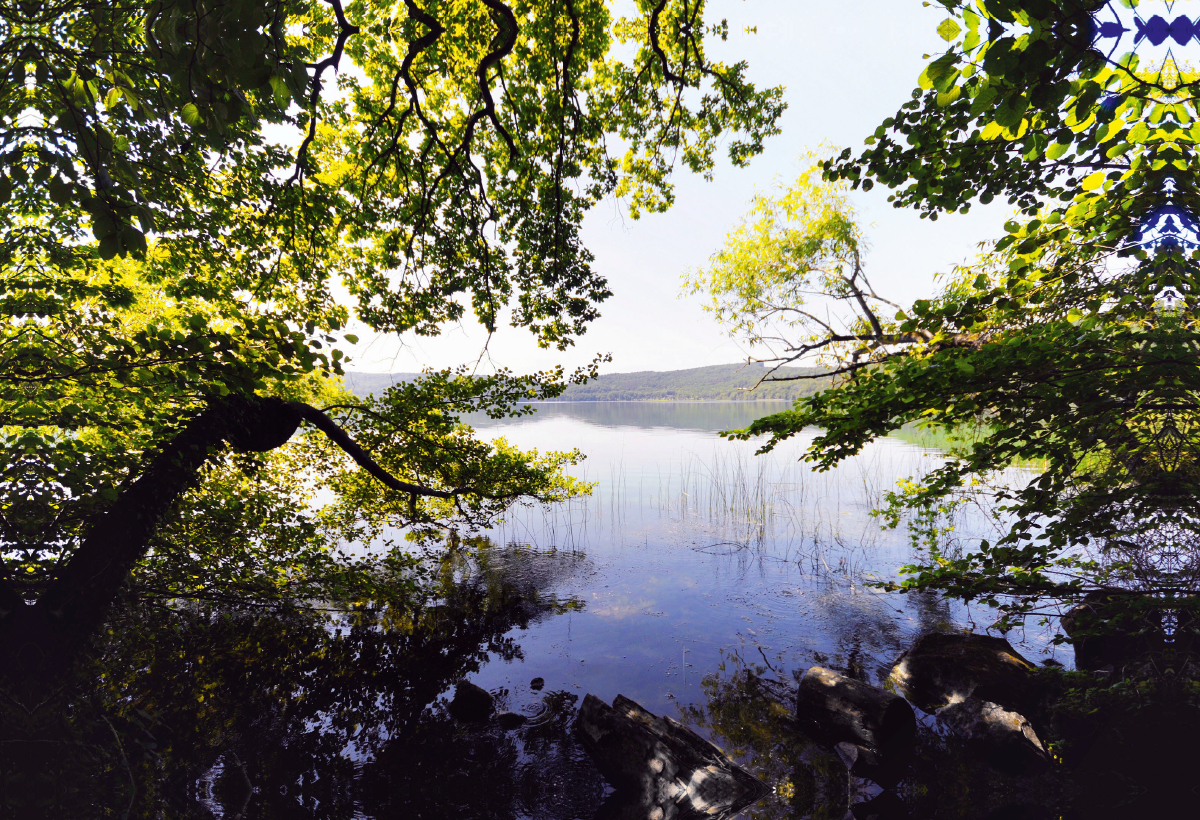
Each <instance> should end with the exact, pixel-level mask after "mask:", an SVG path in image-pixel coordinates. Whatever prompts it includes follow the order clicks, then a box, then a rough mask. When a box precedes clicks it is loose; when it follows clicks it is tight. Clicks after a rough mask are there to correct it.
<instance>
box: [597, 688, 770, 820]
mask: <svg viewBox="0 0 1200 820" xmlns="http://www.w3.org/2000/svg"><path fill="white" fill-rule="evenodd" d="M575 729H576V732H577V733H578V735H579V739H580V742H581V743H582V744H583V747H584V749H586V750H587V752H588V754H589V755H590V756H591V758H592V760H593V762H595V764H596V767H597V768H598V769H600V772H601V774H603V775H604V778H605V779H606V780H607V781H608V782H609V783H610V784H611V785H612V786H613V788H615V789H616V790H617V792H618V795H615V796H614V797H613V799H612V800H610V801H607V802H606V804H605V806H606V808H605V809H604V810H603V811H602V812H601V814H603V815H604V816H605V817H613V818H616V817H622V818H624V817H631V818H632V817H639V818H657V819H658V820H673V819H674V818H685V817H696V816H701V815H703V816H708V817H712V818H714V820H715V819H716V818H722V817H728V816H731V815H733V814H734V813H736V812H738V811H740V810H741V809H742V808H744V807H745V806H748V805H749V804H751V803H753V802H754V801H756V800H758V799H760V798H761V797H763V796H764V795H765V794H766V793H767V791H768V789H767V787H766V786H765V785H763V784H762V783H761V782H759V781H758V780H757V779H755V778H754V777H753V776H752V775H750V774H749V773H748V772H746V771H745V770H743V769H741V768H740V767H738V766H737V765H736V764H734V763H733V761H731V760H730V759H729V758H728V757H726V756H725V753H724V752H722V751H721V750H720V749H718V748H717V747H716V746H714V745H713V744H711V743H709V742H708V741H707V740H705V739H704V738H702V737H700V736H699V735H697V734H696V733H695V732H693V731H691V730H690V729H688V728H686V727H684V726H682V725H680V724H679V723H677V722H676V721H674V720H671V719H670V718H669V717H665V716H664V717H656V716H655V715H653V714H651V713H650V712H647V711H646V710H645V709H643V708H642V707H640V706H638V705H637V704H636V703H634V702H633V701H632V700H630V699H629V698H626V697H624V696H622V695H618V696H617V698H616V699H615V700H614V701H613V705H612V706H611V707H610V706H608V705H607V704H605V703H604V702H603V701H602V700H600V699H599V698H597V697H596V696H594V695H588V696H587V697H586V698H584V701H583V705H582V706H580V708H579V716H578V718H577V720H576V722H575Z"/></svg>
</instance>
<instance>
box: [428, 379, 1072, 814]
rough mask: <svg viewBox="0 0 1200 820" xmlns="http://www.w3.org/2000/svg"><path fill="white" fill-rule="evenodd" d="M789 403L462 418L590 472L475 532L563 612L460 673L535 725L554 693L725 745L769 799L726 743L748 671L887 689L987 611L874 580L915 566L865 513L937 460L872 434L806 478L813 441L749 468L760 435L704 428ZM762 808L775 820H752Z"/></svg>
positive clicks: (1032, 640)
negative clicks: (838, 678)
mask: <svg viewBox="0 0 1200 820" xmlns="http://www.w3.org/2000/svg"><path fill="white" fill-rule="evenodd" d="M787 406H788V405H787V404H786V403H782V402H781V403H768V402H760V403H749V402H695V403H683V402H681V403H667V402H654V403H650V402H645V403H642V402H596V403H590V402H589V403H546V404H542V405H540V406H539V407H538V412H537V413H536V414H534V415H532V416H528V417H522V418H518V419H508V420H502V421H495V420H490V419H487V418H473V419H469V420H468V421H469V422H470V423H472V424H473V425H475V426H476V427H477V429H478V430H479V431H480V435H482V436H484V437H485V438H499V437H503V438H505V439H506V440H507V441H509V442H510V443H512V444H515V445H518V446H521V447H524V448H530V447H536V448H538V449H540V450H543V451H545V450H556V449H557V450H564V449H573V448H579V449H580V450H581V451H583V452H584V453H585V454H586V455H587V460H586V461H585V462H584V463H583V464H582V465H581V466H580V467H578V468H576V470H575V473H574V474H575V475H577V476H579V477H581V478H584V479H586V480H589V481H593V482H595V485H596V486H595V490H594V492H593V495H592V496H591V497H590V498H587V499H582V500H579V501H576V502H572V503H569V504H563V505H559V506H557V507H552V508H548V509H539V508H531V509H517V510H514V512H513V514H512V515H510V516H509V518H508V520H507V521H506V522H505V523H504V524H503V525H502V526H499V527H497V528H495V529H494V530H492V531H491V532H490V533H488V537H489V539H490V541H491V542H492V543H493V544H494V545H495V546H494V547H492V548H491V549H490V550H488V552H489V553H490V555H489V557H488V558H487V561H489V562H490V563H492V564H499V565H502V566H503V571H504V573H506V574H508V575H509V576H510V577H512V578H514V579H518V580H520V579H523V580H524V582H525V583H527V584H537V585H539V586H540V587H542V588H545V589H552V590H553V591H554V593H555V594H556V595H557V596H558V597H559V598H560V599H564V600H565V599H570V600H574V601H576V602H577V606H576V607H575V608H571V609H568V610H567V611H565V612H563V613H562V614H558V615H555V616H553V617H545V618H542V619H539V620H537V621H536V622H535V623H532V624H530V625H529V626H528V627H526V628H521V629H516V630H514V631H513V632H512V633H510V637H511V638H512V639H513V641H514V642H515V643H516V644H518V645H519V646H520V656H519V657H516V658H510V659H508V660H492V661H490V662H487V663H485V664H483V665H482V666H481V668H480V669H479V670H478V671H477V672H476V673H474V674H472V675H471V676H470V680H471V681H472V682H474V683H476V684H478V685H479V686H481V687H483V688H485V689H487V690H489V691H490V692H492V693H493V694H494V695H496V696H497V697H498V698H499V703H500V705H501V706H502V708H504V709H507V710H510V711H512V712H515V713H518V714H524V715H528V716H532V717H536V716H537V715H539V714H540V713H541V712H543V711H544V710H545V707H544V700H545V695H544V693H545V692H549V691H559V692H566V693H573V694H575V695H578V696H579V697H582V695H583V694H584V693H592V694H594V695H596V696H598V697H600V698H601V699H603V700H604V701H606V702H611V701H612V700H613V698H614V697H615V696H617V695H618V694H621V695H625V696H627V697H629V698H632V699H633V700H635V701H637V702H638V703H640V704H641V705H642V706H644V707H645V708H646V709H649V710H650V711H651V712H654V713H656V714H665V715H669V716H671V717H673V718H676V719H680V720H682V721H684V722H685V723H687V724H688V725H690V726H692V727H693V728H695V729H697V730H698V731H700V732H701V734H703V735H705V736H707V737H709V738H710V739H712V740H713V741H715V742H716V743H717V744H718V745H719V746H722V747H723V748H725V749H726V751H730V750H731V749H732V748H733V747H738V748H737V749H736V750H735V751H738V752H740V755H739V757H740V759H741V760H742V762H743V763H744V764H745V765H746V766H747V768H749V769H750V770H751V771H754V772H756V773H757V774H759V775H760V776H762V777H763V779H764V780H767V781H768V783H769V784H770V785H772V786H774V787H776V791H777V794H776V796H775V798H769V799H768V803H769V802H770V800H771V799H776V800H778V799H779V797H778V792H779V791H780V789H781V788H782V789H783V790H784V791H785V792H786V789H787V788H790V787H792V784H790V782H784V783H781V782H778V781H781V780H782V781H786V780H788V779H789V778H793V779H794V773H788V772H783V773H782V774H781V773H780V772H777V771H775V770H774V769H773V768H772V764H771V762H770V761H769V760H762V759H756V754H757V753H756V751H755V749H753V748H751V747H750V746H748V745H746V744H744V743H743V744H739V743H738V742H737V739H736V738H730V737H725V736H722V734H721V730H720V728H719V726H718V724H719V720H718V719H717V718H716V717H715V713H717V712H719V710H720V708H721V703H720V702H718V701H721V697H722V696H721V695H720V693H721V692H725V694H726V695H728V694H729V688H730V687H733V688H735V689H739V690H741V689H744V683H745V680H746V679H747V678H746V676H747V675H750V676H751V677H755V678H757V679H762V680H769V681H771V682H772V685H774V686H776V687H777V691H778V692H779V693H785V692H786V691H787V689H788V688H789V687H790V686H792V685H794V682H795V681H796V679H797V678H798V677H799V675H800V673H802V672H803V671H804V670H805V669H807V668H808V667H809V666H811V665H813V664H822V665H825V666H828V667H831V668H834V669H836V670H839V671H842V672H844V673H848V674H851V675H853V676H855V677H859V678H861V679H864V680H868V681H870V682H872V683H882V681H883V680H884V679H885V678H886V676H887V673H888V671H890V668H891V665H892V663H893V662H894V661H895V659H896V657H897V656H898V655H899V654H900V653H901V652H902V651H903V650H904V649H905V648H906V647H907V646H909V645H910V644H911V642H912V641H913V639H914V638H915V637H916V636H917V635H919V634H921V633H924V632H931V631H945V630H951V629H961V628H966V627H973V628H975V629H976V630H980V631H982V630H984V629H985V628H986V627H987V625H988V624H989V622H990V620H989V618H988V612H987V611H986V610H985V611H982V612H978V611H974V610H970V609H967V608H965V607H963V606H960V605H950V604H948V603H946V602H945V601H943V600H939V599H937V598H934V597H930V596H918V595H902V594H894V593H882V592H880V591H878V590H876V589H873V588H872V587H870V586H869V585H868V583H869V581H870V580H871V579H895V578H896V577H897V570H898V569H899V568H900V567H901V566H903V565H905V564H907V563H910V562H912V561H913V560H914V558H916V557H917V556H916V554H915V553H914V548H913V546H912V544H911V543H910V540H909V536H908V533H907V532H906V531H905V530H904V529H903V528H899V529H896V530H884V529H883V528H882V527H881V521H880V519H879V518H877V517H874V516H872V515H871V511H872V510H873V509H875V508H878V507H880V506H882V504H883V503H884V497H885V494H886V493H887V492H888V491H889V490H891V489H893V488H894V487H895V486H896V482H897V480H898V479H900V478H902V477H906V476H916V475H919V474H921V473H922V472H924V471H925V470H928V469H929V468H930V467H931V466H933V465H934V464H936V463H938V456H939V453H938V451H935V450H929V449H925V448H922V447H920V446H916V445H914V444H912V443H910V442H909V441H905V440H902V439H900V438H886V439H883V440H880V441H877V442H875V443H873V444H872V445H870V446H869V447H867V448H866V450H864V452H863V453H861V454H860V455H858V456H857V457H855V458H852V459H849V460H847V461H846V462H844V463H843V464H842V465H840V466H839V467H838V468H837V469H835V470H831V471H829V472H824V473H820V472H814V471H813V470H812V469H811V468H810V466H809V465H807V464H805V463H804V462H802V461H800V460H799V458H800V455H801V453H802V452H803V450H804V448H805V446H806V443H807V441H809V440H810V439H811V435H802V436H798V437H797V438H796V439H795V440H792V441H789V442H787V443H786V444H785V445H783V446H781V447H779V448H777V449H776V450H775V451H774V452H772V453H770V454H767V455H762V456H756V455H755V454H754V451H755V450H756V449H757V447H758V444H757V443H755V442H730V441H726V440H724V439H722V438H720V437H719V436H718V435H717V432H718V431H720V430H726V429H731V428H738V427H742V426H744V425H746V424H748V423H749V422H750V421H751V420H752V419H754V418H756V417H758V416H762V415H766V414H768V413H771V412H777V411H778V410H781V409H785V408H786V407H787ZM958 526H959V530H960V532H961V533H962V534H963V535H970V534H971V533H972V532H973V531H974V530H979V531H980V532H982V530H983V529H984V528H986V527H987V526H989V524H988V522H986V521H983V520H981V519H980V520H972V519H971V518H970V517H965V518H964V519H963V520H961V521H960V522H958ZM1008 637H1009V638H1010V640H1011V641H1012V642H1013V643H1014V645H1016V646H1018V647H1019V648H1020V649H1021V651H1022V652H1023V653H1024V654H1025V655H1026V656H1027V657H1029V658H1030V659H1031V660H1034V661H1035V662H1038V661H1045V660H1046V659H1053V661H1057V662H1059V663H1063V664H1065V665H1068V666H1069V665H1070V663H1071V657H1070V656H1071V652H1070V649H1069V648H1063V647H1054V646H1052V645H1050V644H1049V639H1050V638H1051V637H1052V632H1051V631H1050V630H1049V629H1045V628H1043V629H1040V630H1037V631H1029V632H1027V633H1025V634H1015V633H1014V634H1010V635H1009V636H1008ZM535 679H539V680H537V682H536V683H535V684H534V686H531V682H533V681H535ZM448 696H449V693H447V695H446V696H444V697H448ZM739 696H745V692H744V691H740V694H739ZM784 698H786V694H781V695H780V696H779V698H777V699H784ZM776 751H777V750H776ZM759 753H762V754H763V755H764V756H769V754H770V753H763V752H762V750H761V749H760V750H759ZM772 778H774V779H775V780H776V781H777V782H771V779H772ZM784 802H786V801H784ZM777 809H778V810H779V811H783V809H782V808H779V807H777ZM529 810H530V811H531V812H534V813H536V811H535V808H534V807H529ZM762 812H766V815H764V816H767V815H770V816H774V815H775V814H776V813H777V811H776V810H768V809H766V808H763V806H759V807H758V808H757V809H754V810H751V814H752V815H753V816H758V814H759V813H762ZM783 814H784V815H788V816H790V809H789V810H787V811H783ZM555 816H558V815H555ZM581 816H588V817H590V816H591V815H590V814H587V813H586V812H585V813H584V814H583V815H581ZM839 816H840V815H839Z"/></svg>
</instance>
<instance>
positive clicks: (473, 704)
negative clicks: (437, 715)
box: [447, 681, 496, 723]
mask: <svg viewBox="0 0 1200 820" xmlns="http://www.w3.org/2000/svg"><path fill="white" fill-rule="evenodd" d="M495 710H496V704H495V702H494V701H493V700H492V696H491V694H490V693H489V692H488V691H487V690H486V689H484V688H483V687H481V686H476V685H475V684H473V683H471V682H470V681H461V682H460V683H459V684H458V685H457V686H455V687H454V699H453V700H451V701H450V706H449V707H448V709H447V711H449V712H450V717H452V718H454V719H455V720H460V721H463V722H464V723H487V721H488V720H489V719H490V718H491V717H492V712H494V711H495Z"/></svg>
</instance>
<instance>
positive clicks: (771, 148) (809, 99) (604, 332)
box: [349, 0, 1008, 372]
mask: <svg viewBox="0 0 1200 820" xmlns="http://www.w3.org/2000/svg"><path fill="white" fill-rule="evenodd" d="M709 15H710V19H711V20H714V21H717V20H720V19H721V18H722V17H725V18H728V20H729V24H730V31H731V34H730V37H729V42H728V43H725V44H720V43H719V44H718V45H720V46H721V50H720V51H717V50H716V49H713V50H712V51H711V52H710V56H712V57H714V58H716V59H721V60H724V61H726V62H733V61H735V60H737V59H746V60H748V61H749V63H750V68H749V72H748V76H749V77H750V79H751V80H752V81H753V82H755V83H756V84H758V85H760V86H771V85H783V86H785V88H786V91H785V92H784V99H786V100H787V102H788V110H787V111H786V113H785V114H784V116H783V121H782V128H783V133H782V134H780V135H779V136H777V137H775V138H773V140H771V141H770V142H769V143H768V144H767V147H766V151H765V152H764V153H763V154H762V155H761V156H759V157H757V158H756V159H755V160H754V161H753V162H752V163H751V166H750V167H749V168H745V169H737V168H732V167H729V166H728V164H725V165H723V166H722V167H719V168H718V170H717V173H716V178H715V179H714V181H713V182H705V181H704V180H703V179H702V178H700V177H697V176H693V175H690V174H688V173H686V172H681V173H680V174H679V175H677V176H676V193H677V199H676V204H675V206H674V208H672V210H671V211H669V212H668V213H666V214H654V215H650V216H645V217H643V218H642V219H640V220H638V221H636V222H635V221H633V220H631V219H630V218H629V217H628V216H627V215H626V214H625V213H624V209H623V208H622V207H621V206H620V205H619V203H616V202H607V203H603V204H601V205H600V206H599V207H598V208H597V209H596V210H595V211H594V212H593V213H592V214H591V215H589V216H588V218H587V220H586V221H585V223H584V230H583V238H584V241H585V242H586V243H587V245H588V247H589V248H591V250H592V251H593V252H594V253H595V255H596V261H595V266H596V268H597V269H598V270H599V272H600V273H601V274H603V275H604V276H606V277H607V278H608V281H609V288H610V290H612V291H613V294H614V295H613V296H612V297H610V298H609V300H608V301H607V302H605V303H604V304H603V305H602V306H601V312H602V316H601V317H600V318H599V319H598V320H596V321H595V322H594V323H593V324H592V326H591V328H590V330H589V331H588V332H587V334H585V335H584V336H583V337H582V338H581V339H580V340H579V342H578V343H577V344H576V346H575V348H574V349H573V350H571V351H568V352H567V353H565V354H564V353H560V352H558V351H554V350H539V349H538V348H537V346H536V345H535V344H534V343H533V341H532V339H531V337H530V335H529V334H528V332H527V331H524V330H522V329H518V328H513V327H509V326H507V325H505V326H504V327H502V328H501V330H500V331H499V332H498V333H497V334H496V335H495V336H493V338H492V340H491V342H490V344H489V346H488V354H489V356H488V357H487V358H485V360H484V363H483V365H482V369H483V370H490V369H491V368H493V367H509V368H511V369H513V370H515V371H518V372H527V371H531V370H542V369H545V368H547V367H550V366H553V365H554V364H558V363H562V364H564V365H566V366H567V367H568V368H573V367H576V366H578V365H580V364H583V363H585V362H587V361H590V360H591V359H592V358H593V357H594V356H595V355H596V354H597V353H611V354H612V357H613V361H612V363H611V364H610V365H608V366H607V367H606V368H605V370H606V371H608V372H626V371H634V370H675V369H680V368H686V367H700V366H703V365H710V364H723V363H729V362H735V361H740V360H744V359H745V356H746V351H744V350H743V349H742V348H741V347H740V346H739V345H737V344H736V343H735V342H734V341H733V340H731V339H729V338H728V337H727V336H726V335H725V333H724V332H723V331H722V329H721V328H720V327H719V326H718V325H717V324H716V323H715V321H714V320H713V319H712V318H711V317H710V316H709V315H708V314H706V313H704V312H703V311H702V310H701V308H700V304H701V303H700V299H699V298H698V297H689V298H680V296H679V291H680V274H681V273H682V272H683V271H684V270H687V269H695V268H698V267H701V266H703V265H704V264H705V262H706V261H707V259H708V257H709V256H710V255H711V254H712V253H713V252H714V251H716V250H717V249H718V248H719V247H720V245H721V243H722V239H723V237H724V235H725V233H726V231H728V230H729V229H730V227H732V226H733V225H734V224H735V223H736V222H737V220H738V218H739V217H740V216H741V215H742V214H743V213H744V212H745V210H746V208H747V203H748V202H749V200H750V198H751V196H752V195H753V193H754V192H755V191H756V190H761V189H765V188H767V187H769V186H770V185H771V184H772V183H773V182H774V181H777V180H778V181H785V182H786V181H788V180H790V179H791V178H794V177H795V175H796V173H797V172H798V171H799V169H800V168H801V167H802V165H803V159H802V158H803V156H804V154H805V152H806V150H807V149H809V148H810V147H811V148H815V147H817V146H818V145H819V144H820V143H821V142H823V141H827V142H829V143H832V144H834V145H837V146H843V147H844V146H850V147H852V148H854V149H855V151H856V152H857V151H858V150H859V149H860V148H861V147H862V144H863V139H865V138H866V137H867V136H869V135H870V134H871V133H872V132H873V131H874V130H875V128H876V127H877V126H878V125H879V123H880V122H881V121H882V120H883V119H884V118H885V117H888V116H891V115H893V114H894V113H895V112H896V110H897V109H898V108H899V106H900V105H901V104H902V103H904V102H905V101H906V100H908V99H909V95H910V94H911V92H912V90H913V89H914V88H915V87H916V85H917V76H918V75H919V74H920V72H921V70H922V69H923V67H924V65H925V63H926V62H927V60H925V59H923V57H922V55H923V54H926V53H936V52H940V51H942V50H944V45H945V44H944V43H943V42H942V40H941V38H940V37H938V35H937V33H936V32H935V31H934V29H935V27H936V26H937V24H938V23H939V22H941V20H942V19H944V18H945V11H944V10H940V9H939V7H937V6H931V7H924V6H923V5H922V2H921V0H842V2H837V3H830V2H828V0H791V2H787V0H715V1H714V2H710V3H709ZM746 26H757V28H758V32H757V34H747V33H744V28H745V27H746ZM887 193H888V191H887V189H886V188H876V189H875V190H874V191H872V192H871V193H869V194H862V193H858V194H857V195H856V198H855V204H856V205H857V207H858V208H859V211H860V214H861V216H862V217H863V219H864V221H865V222H867V223H873V225H872V227H871V228H869V230H868V236H869V239H870V242H871V251H870V253H869V255H868V256H867V258H866V266H867V272H868V275H869V276H870V277H871V280H872V282H873V283H874V284H875V286H876V288H877V289H878V290H879V292H880V293H881V294H882V295H885V296H889V297H890V298H891V299H892V300H893V301H896V302H902V303H908V302H911V301H912V300H913V299H917V298H921V297H922V296H926V295H928V294H930V293H932V292H933V291H934V287H935V286H934V283H933V277H934V275H935V274H936V273H938V272H942V271H946V270H948V269H949V268H950V267H951V266H952V265H954V264H955V263H956V262H960V261H963V260H964V259H967V258H969V257H971V256H973V255H974V253H975V246H976V244H977V243H979V242H980V241H983V240H986V239H993V238H997V237H998V236H999V235H1001V233H1002V231H1003V228H1002V225H1003V223H1004V220H1005V217H1006V214H1007V212H1008V207H1007V206H1006V205H1002V204H999V203H993V204H992V205H991V206H989V207H987V208H983V207H979V206H976V207H975V208H973V209H972V211H971V213H970V214H968V215H966V216H961V215H953V216H948V217H947V216H943V217H942V218H941V219H939V220H938V221H937V222H932V223H931V222H929V221H928V220H923V219H920V218H919V217H918V216H917V214H916V213H915V212H910V211H898V210H896V209H894V208H892V207H891V206H890V205H889V204H888V203H887ZM360 335H362V337H363V338H362V341H361V342H360V343H359V344H358V345H357V346H355V349H353V350H351V351H349V352H350V354H351V356H352V357H353V359H354V361H353V362H352V363H351V364H350V365H349V369H351V370H362V371H373V372H404V371H416V370H420V369H422V368H424V367H434V368H442V367H452V366H455V365H459V364H473V363H474V362H475V361H476V360H477V359H478V358H479V356H480V353H481V349H482V345H483V342H484V339H485V334H484V333H483V331H482V328H480V327H479V326H478V325H477V324H475V323H473V322H466V321H464V323H463V324H461V325H457V326H452V327H447V328H446V330H445V332H444V333H443V334H442V336H440V337H437V338H433V339H428V338H418V337H415V336H405V337H402V338H397V337H394V336H392V337H374V336H373V335H371V336H369V335H368V334H360Z"/></svg>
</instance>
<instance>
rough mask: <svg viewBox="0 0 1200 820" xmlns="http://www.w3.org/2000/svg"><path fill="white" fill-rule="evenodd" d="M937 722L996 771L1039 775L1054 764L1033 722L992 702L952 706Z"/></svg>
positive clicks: (968, 701) (971, 701)
mask: <svg viewBox="0 0 1200 820" xmlns="http://www.w3.org/2000/svg"><path fill="white" fill-rule="evenodd" d="M937 720H938V723H939V725H941V726H942V727H943V728H944V729H945V730H946V731H947V733H949V734H951V735H953V736H955V737H958V738H961V739H962V740H963V741H964V742H965V743H966V745H967V747H968V748H971V749H974V750H975V751H976V752H977V753H978V754H980V756H981V757H982V758H983V759H984V760H985V761H986V763H987V764H988V765H989V766H991V767H992V768H993V769H995V770H996V771H999V772H1003V773H1005V774H1013V775H1026V774H1035V773H1037V772H1040V771H1043V770H1045V769H1046V768H1048V767H1049V766H1050V764H1051V760H1050V756H1049V755H1048V754H1047V753H1046V749H1045V747H1043V746H1042V742H1041V740H1040V739H1039V738H1038V736H1037V733H1036V732H1035V731H1034V729H1033V726H1032V725H1031V724H1030V723H1029V721H1028V720H1026V719H1025V717H1024V716H1023V715H1020V714H1018V713H1017V712H1011V711H1008V710H1007V709H1004V708H1003V707H1002V706H999V705H997V704H995V703H991V702H990V701H986V700H981V699H979V698H966V699H964V700H961V701H959V702H958V703H952V704H951V705H949V706H947V707H945V708H944V709H940V710H939V711H938V713H937Z"/></svg>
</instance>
